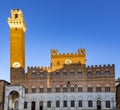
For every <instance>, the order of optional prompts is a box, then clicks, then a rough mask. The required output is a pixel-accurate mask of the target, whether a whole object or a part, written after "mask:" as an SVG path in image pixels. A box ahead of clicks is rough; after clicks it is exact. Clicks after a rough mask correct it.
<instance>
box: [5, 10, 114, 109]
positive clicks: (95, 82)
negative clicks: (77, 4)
mask: <svg viewBox="0 0 120 110" xmlns="http://www.w3.org/2000/svg"><path fill="white" fill-rule="evenodd" d="M8 24H9V26H10V81H11V82H10V83H11V84H10V85H9V86H6V88H5V89H6V93H5V104H4V105H5V107H4V110H83V109H84V110H88V109H91V110H104V109H111V110H112V109H113V107H115V104H116V102H115V66H114V64H112V65H95V66H86V50H85V49H78V51H77V52H76V53H59V52H58V50H57V49H52V50H51V62H50V67H42V66H40V67H33V66H31V67H27V72H25V38H24V37H25V36H24V33H25V31H26V24H25V22H24V17H23V13H22V11H21V10H11V17H10V18H8Z"/></svg>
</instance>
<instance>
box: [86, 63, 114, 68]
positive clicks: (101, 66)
mask: <svg viewBox="0 0 120 110" xmlns="http://www.w3.org/2000/svg"><path fill="white" fill-rule="evenodd" d="M114 66H115V65H114V64H112V65H110V64H108V65H105V64H104V65H90V66H89V65H88V66H86V68H111V67H114Z"/></svg>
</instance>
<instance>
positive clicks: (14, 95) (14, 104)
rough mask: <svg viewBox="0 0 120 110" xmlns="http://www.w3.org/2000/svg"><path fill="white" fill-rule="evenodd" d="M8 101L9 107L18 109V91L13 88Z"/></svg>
mask: <svg viewBox="0 0 120 110" xmlns="http://www.w3.org/2000/svg"><path fill="white" fill-rule="evenodd" d="M8 101H9V108H10V109H19V92H18V91H15V90H13V91H11V92H10V93H9V100H8Z"/></svg>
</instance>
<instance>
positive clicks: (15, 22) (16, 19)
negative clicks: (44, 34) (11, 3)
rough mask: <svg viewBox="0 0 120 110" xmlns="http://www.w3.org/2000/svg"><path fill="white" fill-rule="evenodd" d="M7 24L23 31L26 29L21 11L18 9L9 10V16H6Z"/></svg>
mask: <svg viewBox="0 0 120 110" xmlns="http://www.w3.org/2000/svg"><path fill="white" fill-rule="evenodd" d="M8 24H9V26H10V27H11V28H22V29H23V30H24V32H25V31H26V24H25V22H24V17H23V13H22V11H21V10H19V9H17V10H11V18H10V17H9V18H8Z"/></svg>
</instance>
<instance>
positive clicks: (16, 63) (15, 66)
mask: <svg viewBox="0 0 120 110" xmlns="http://www.w3.org/2000/svg"><path fill="white" fill-rule="evenodd" d="M12 66H13V67H14V68H19V67H20V66H21V64H20V63H19V62H14V63H13V64H12Z"/></svg>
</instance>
